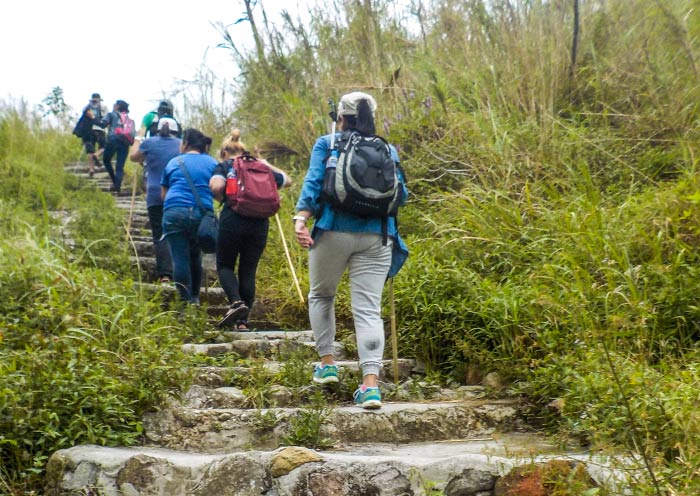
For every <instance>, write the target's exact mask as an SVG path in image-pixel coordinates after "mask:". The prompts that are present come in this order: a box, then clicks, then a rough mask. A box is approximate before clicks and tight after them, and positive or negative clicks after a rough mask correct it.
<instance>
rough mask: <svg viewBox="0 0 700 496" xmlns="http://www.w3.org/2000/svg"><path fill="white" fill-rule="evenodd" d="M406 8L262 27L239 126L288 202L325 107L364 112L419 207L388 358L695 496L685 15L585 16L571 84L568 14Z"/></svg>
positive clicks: (406, 218)
mask: <svg viewBox="0 0 700 496" xmlns="http://www.w3.org/2000/svg"><path fill="white" fill-rule="evenodd" d="M418 4H421V5H422V6H423V7H424V10H423V11H422V12H421V15H420V16H418V15H416V11H415V10H414V11H409V10H404V11H401V10H397V9H392V8H390V7H391V3H390V2H384V1H377V2H351V1H337V2H333V5H332V6H330V8H329V7H327V6H326V5H325V4H321V3H319V6H317V7H316V8H315V9H314V11H313V12H314V15H313V18H314V21H313V22H312V23H311V24H310V25H308V26H304V25H302V24H301V23H299V22H298V21H296V20H294V19H292V18H290V17H286V18H285V19H284V24H283V26H281V27H279V28H274V27H271V26H266V28H267V30H263V34H262V35H261V41H262V44H263V45H264V47H265V49H264V50H263V55H261V54H260V53H258V52H256V53H246V52H239V51H236V54H237V61H238V62H239V64H240V65H241V68H242V74H241V76H240V79H239V80H238V86H239V90H238V91H239V95H240V99H239V101H238V105H237V109H236V113H235V118H236V120H237V122H238V123H240V125H241V127H243V128H244V129H246V131H247V132H249V133H251V134H254V135H255V136H256V138H257V140H258V141H267V142H268V143H269V145H270V146H268V147H267V151H269V152H270V153H276V154H277V155H275V158H277V159H278V160H280V161H282V160H283V158H282V157H285V156H286V157H288V159H287V160H286V162H285V161H282V162H281V164H284V166H285V167H288V168H290V169H291V170H293V171H295V172H296V178H297V181H298V182H299V181H300V180H301V178H302V177H303V174H304V171H305V166H306V160H307V157H308V155H309V150H310V147H311V144H312V143H313V141H314V139H315V138H316V136H317V135H319V134H321V133H323V132H326V131H327V128H328V120H327V117H326V116H325V112H326V105H325V102H326V99H327V98H328V97H334V98H337V97H339V96H340V95H341V94H342V93H345V92H347V91H350V90H356V89H359V90H364V91H368V92H370V93H373V94H374V95H375V97H377V99H378V101H379V107H380V108H379V114H378V119H379V124H380V126H379V127H380V128H381V129H382V134H384V135H386V136H388V138H389V140H390V141H392V142H393V143H395V144H397V145H398V146H399V147H400V154H401V156H402V160H403V165H404V168H405V169H406V170H407V172H408V177H409V179H410V189H411V192H412V193H413V196H412V198H411V200H410V202H409V205H408V207H407V208H405V209H404V210H403V211H402V212H401V229H402V232H403V233H404V235H405V237H406V238H407V239H408V241H409V246H410V249H411V252H412V254H411V257H410V259H409V262H408V264H407V265H406V267H405V268H404V270H403V271H402V272H401V273H400V274H399V276H398V277H397V279H396V283H395V287H396V298H397V302H396V303H397V310H398V315H399V332H400V342H401V346H402V348H403V349H402V352H403V353H406V354H414V355H415V356H417V357H419V358H421V359H423V360H425V361H426V363H427V365H428V367H429V368H430V369H431V370H433V371H435V372H436V373H439V374H443V375H445V376H452V377H454V378H457V379H460V380H464V378H465V374H466V371H467V369H469V367H470V366H474V365H478V366H481V367H482V368H483V369H484V371H487V370H494V369H495V370H500V371H501V372H502V373H503V374H504V375H506V376H507V377H509V378H510V379H511V380H512V381H513V382H514V384H516V385H517V387H518V388H519V390H521V391H523V392H524V393H526V394H527V395H528V397H529V398H530V399H531V400H532V401H533V402H534V403H535V404H537V405H539V406H540V407H541V409H540V416H547V417H548V418H549V420H556V421H557V422H556V423H557V425H559V426H560V427H565V428H566V429H567V430H569V431H570V432H575V433H576V434H577V435H579V436H581V437H582V438H585V439H586V440H587V441H588V442H590V443H592V444H594V445H596V446H601V445H603V444H605V443H612V444H613V445H614V446H628V447H630V449H632V450H634V451H635V452H637V453H643V454H646V455H648V456H649V460H650V465H649V467H648V468H649V469H650V470H652V471H654V472H655V475H657V476H658V486H654V485H653V484H652V485H649V484H648V483H644V484H643V483H641V482H640V483H639V484H638V486H639V489H638V490H639V494H646V493H650V494H658V493H659V491H662V490H663V491H666V492H667V493H669V494H693V493H695V492H698V491H700V489H698V488H699V487H700V477H699V476H698V474H697V472H696V471H695V470H694V469H693V468H691V467H694V466H697V465H698V461H699V460H700V445H698V443H697V442H695V441H693V440H692V436H691V437H689V436H687V435H686V434H685V433H684V432H683V429H688V432H695V431H696V426H695V422H694V421H692V420H689V419H694V418H695V417H696V416H695V414H694V413H692V412H693V408H694V407H691V406H690V405H695V404H696V403H697V397H696V395H695V393H693V392H692V391H693V389H694V387H695V386H696V385H697V374H696V373H695V368H696V367H695V365H694V364H695V363H696V362H697V344H696V343H697V341H698V338H699V337H700V334H699V333H700V329H699V328H698V324H697V323H698V322H699V321H700V320H699V319H698V317H699V315H698V308H699V307H698V305H697V302H696V296H695V295H696V294H697V293H698V284H699V283H700V277H699V276H700V274H698V270H697V268H696V267H697V266H698V261H699V260H698V255H697V253H698V242H699V241H700V240H699V238H698V234H699V232H700V231H699V230H698V219H699V218H700V217H699V215H700V212H699V211H698V202H699V198H700V196H699V195H698V193H697V191H698V188H699V186H700V185H699V184H698V180H697V178H696V172H697V167H698V158H697V157H698V144H699V139H698V138H699V136H698V130H697V129H698V126H697V124H698V122H699V119H700V114H699V112H698V110H699V109H698V102H699V101H700V98H698V97H699V96H700V95H699V94H698V92H699V91H700V84H699V82H700V81H699V80H698V55H699V54H698V50H699V49H698V42H697V39H698V35H700V17H699V16H700V9H698V7H700V4H698V2H697V1H696V0H695V1H694V0H671V1H667V2H657V1H647V0H630V1H624V2H623V1H606V2H602V1H595V0H589V1H581V2H580V7H581V26H580V27H581V30H580V36H581V38H580V41H579V44H578V47H579V48H578V50H579V52H578V53H577V65H576V67H571V65H570V64H571V53H570V50H571V45H572V35H573V8H572V3H571V2H568V1H563V0H555V1H547V2H545V1H539V0H534V1H515V0H493V1H489V2H487V1H482V0H469V1H466V2H457V1H454V0H435V1H432V2H412V5H413V6H414V7H415V6H416V5H418ZM258 14H259V13H258ZM407 20H411V21H413V23H414V24H415V23H418V27H417V29H415V30H413V31H409V30H407V29H406V28H404V27H403V26H407V25H409V23H407V22H406V21H407ZM229 42H231V40H229ZM293 193H294V191H293ZM268 251H269V250H268ZM293 253H294V257H295V259H296V260H298V261H299V262H300V263H303V262H304V260H305V258H304V253H303V252H301V251H300V250H299V249H298V248H297V247H293ZM280 266H281V265H279V264H278V265H275V266H274V270H277V269H279V268H280ZM263 273H264V275H262V277H270V275H272V276H273V277H274V274H276V273H277V272H273V271H271V272H267V271H265V269H263ZM304 283H305V281H304ZM274 289H275V290H276V291H279V290H283V289H284V288H283V287H280V286H275V287H274ZM287 299H288V301H291V300H293V292H292V291H288V293H287ZM347 304H348V298H347V295H346V294H345V293H341V295H340V296H339V305H340V309H339V311H340V313H341V314H344V313H346V312H347V310H348V309H347ZM606 351H607V353H606ZM554 398H560V399H563V401H564V404H565V405H566V406H565V408H563V410H561V411H557V412H552V411H550V410H548V409H547V407H546V405H547V404H548V403H549V402H550V401H551V400H552V399H554ZM624 399H629V400H630V401H627V402H625V401H623V400H624ZM625 405H627V408H626V407H625ZM625 410H627V411H625ZM630 416H632V417H630ZM630 418H635V419H636V420H638V422H636V423H633V424H632V425H633V426H634V427H630V425H631V424H630Z"/></svg>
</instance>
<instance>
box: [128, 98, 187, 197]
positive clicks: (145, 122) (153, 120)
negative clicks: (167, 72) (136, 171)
mask: <svg viewBox="0 0 700 496" xmlns="http://www.w3.org/2000/svg"><path fill="white" fill-rule="evenodd" d="M174 112H175V109H174V107H173V102H171V101H170V100H161V101H160V102H158V106H157V107H156V108H155V109H154V110H151V111H150V112H148V113H147V114H146V115H144V116H143V119H141V127H140V128H139V130H138V133H136V135H137V136H140V137H144V138H151V137H153V136H157V135H158V121H159V120H160V119H161V118H164V117H167V118H170V119H172V120H174V121H175V122H176V123H177V129H178V130H177V132H176V133H175V134H174V136H175V137H176V138H182V124H180V122H179V121H178V120H177V119H175V117H174V115H173V114H174ZM142 172H143V175H142V177H141V185H140V186H141V187H142V188H144V189H146V188H148V183H149V181H148V173H149V168H148V167H144V168H143V171H142ZM156 180H158V181H160V176H158V177H157V178H156Z"/></svg>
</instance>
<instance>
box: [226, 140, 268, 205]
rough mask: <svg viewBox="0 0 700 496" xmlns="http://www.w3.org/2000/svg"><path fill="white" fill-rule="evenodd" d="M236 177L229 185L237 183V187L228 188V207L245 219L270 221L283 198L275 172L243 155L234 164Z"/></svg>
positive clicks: (252, 158)
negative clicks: (268, 218)
mask: <svg viewBox="0 0 700 496" xmlns="http://www.w3.org/2000/svg"><path fill="white" fill-rule="evenodd" d="M231 172H234V173H235V175H234V177H233V178H231V174H229V178H228V179H227V182H228V181H231V180H233V181H235V184H236V186H237V187H234V188H230V187H229V185H228V184H227V188H226V200H227V201H228V204H229V206H230V207H231V208H232V209H233V210H234V211H235V212H237V213H239V214H241V215H243V216H245V217H255V218H258V219H264V218H267V217H271V216H273V215H275V214H276V213H277V211H278V210H279V209H280V195H279V192H278V191H277V183H276V182H275V176H274V175H273V174H272V169H270V167H268V166H267V165H266V164H265V163H263V162H261V161H260V160H258V159H257V158H255V157H253V156H252V155H251V154H250V153H248V152H243V154H242V155H241V156H240V157H237V158H236V159H235V160H234V161H233V164H232V171H231Z"/></svg>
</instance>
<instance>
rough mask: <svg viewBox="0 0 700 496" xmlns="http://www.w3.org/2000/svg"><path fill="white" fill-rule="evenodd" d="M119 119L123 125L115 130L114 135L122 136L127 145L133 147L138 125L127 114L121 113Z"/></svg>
mask: <svg viewBox="0 0 700 496" xmlns="http://www.w3.org/2000/svg"><path fill="white" fill-rule="evenodd" d="M119 117H120V119H121V123H120V124H119V126H118V127H117V128H116V129H115V130H114V133H115V134H116V135H117V136H122V137H123V139H124V140H126V142H127V143H129V144H130V145H133V144H134V137H135V136H136V123H135V122H134V119H132V118H131V117H129V114H127V113H126V112H120V113H119Z"/></svg>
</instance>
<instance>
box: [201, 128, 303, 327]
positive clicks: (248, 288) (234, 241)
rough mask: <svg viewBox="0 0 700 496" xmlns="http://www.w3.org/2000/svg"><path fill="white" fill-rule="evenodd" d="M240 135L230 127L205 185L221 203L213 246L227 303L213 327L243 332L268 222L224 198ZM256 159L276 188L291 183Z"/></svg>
mask: <svg viewBox="0 0 700 496" xmlns="http://www.w3.org/2000/svg"><path fill="white" fill-rule="evenodd" d="M240 137H241V133H240V131H239V130H238V129H233V130H232V131H231V133H230V134H229V135H228V136H227V137H226V139H224V142H223V144H222V145H221V150H220V152H219V155H220V157H221V159H222V162H221V163H219V164H218V165H217V166H216V169H215V170H214V175H213V176H212V178H211V180H210V181H209V187H210V189H211V191H212V194H213V195H214V198H215V199H216V200H218V201H220V202H222V203H223V208H222V210H221V215H220V216H219V237H218V240H217V245H216V271H217V274H218V276H219V282H220V283H221V287H222V288H223V290H224V292H225V293H226V297H227V298H228V302H229V305H230V306H229V309H228V311H227V312H226V315H224V317H223V318H222V319H221V320H220V321H219V322H218V323H217V326H218V327H234V328H235V329H237V330H239V331H247V330H249V329H250V327H249V325H248V314H249V312H250V310H251V309H252V308H253V303H254V301H255V274H256V272H257V268H258V262H259V261H260V257H262V254H263V251H264V250H265V246H266V244H267V232H268V230H269V227H270V221H269V219H268V218H266V217H263V218H256V217H249V216H245V215H242V214H240V213H238V212H236V211H235V210H234V209H233V208H232V207H231V204H230V203H229V202H227V201H226V198H225V193H226V181H227V177H231V174H232V167H233V164H234V161H235V160H236V159H237V158H239V157H241V156H242V155H243V154H244V153H245V152H246V147H245V145H244V144H243V143H242V142H241V140H240ZM258 161H260V162H262V163H264V164H265V165H266V166H267V167H269V168H270V170H271V171H272V175H273V177H274V181H275V184H276V185H277V188H278V189H280V188H285V187H288V186H290V185H291V184H292V181H291V180H290V179H289V176H288V175H287V174H285V173H284V172H283V171H282V170H280V169H278V168H277V167H275V166H273V165H271V164H269V163H268V162H267V161H265V160H262V159H258ZM236 264H238V270H236Z"/></svg>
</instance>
